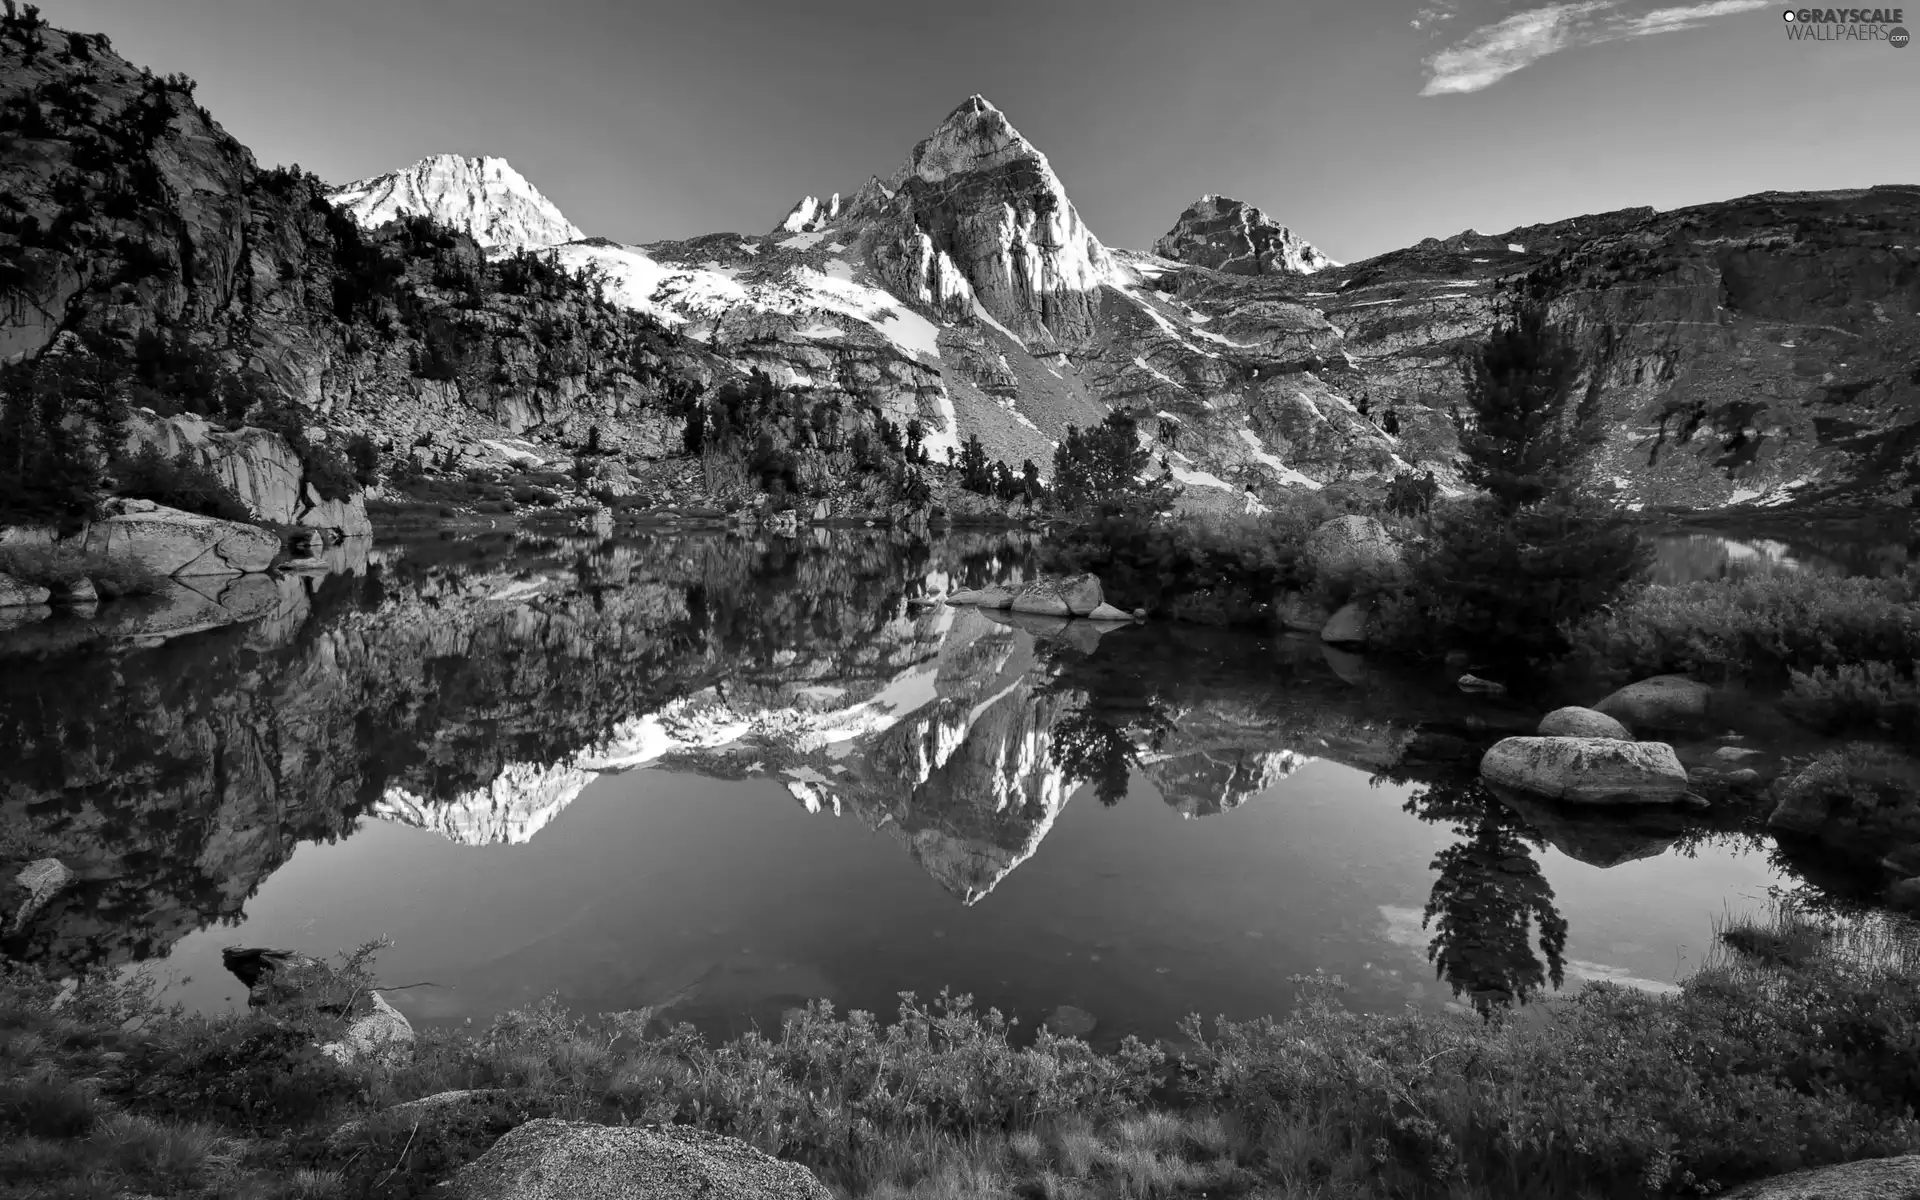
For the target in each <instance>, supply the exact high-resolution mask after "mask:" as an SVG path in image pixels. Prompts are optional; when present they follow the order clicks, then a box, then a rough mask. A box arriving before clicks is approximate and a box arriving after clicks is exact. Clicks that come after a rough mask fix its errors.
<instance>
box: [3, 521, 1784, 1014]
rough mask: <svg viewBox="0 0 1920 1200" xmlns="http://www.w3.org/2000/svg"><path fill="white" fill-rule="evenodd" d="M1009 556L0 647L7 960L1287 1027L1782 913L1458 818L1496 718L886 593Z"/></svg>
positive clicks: (508, 572) (1376, 676) (1565, 968)
mask: <svg viewBox="0 0 1920 1200" xmlns="http://www.w3.org/2000/svg"><path fill="white" fill-rule="evenodd" d="M1028 558H1029V553H1028V551H1027V550H1026V549H1025V548H1023V547H1021V546H1020V545H1018V544H1014V543H1010V542H1005V541H995V540H990V539H985V538H969V537H963V536H954V537H950V538H948V539H946V540H944V541H941V542H937V543H935V544H934V545H933V546H931V547H928V546H925V545H921V546H909V545H905V544H896V543H892V542H889V541H887V540H885V539H884V538H881V537H875V536H866V535H862V536H858V537H854V536H843V535H835V536H832V537H828V536H826V535H818V536H817V537H816V538H814V539H810V540H806V541H800V542H785V541H780V540H773V541H765V540H760V541H756V540H750V539H741V538H727V537H723V536H718V535H712V536H674V537H666V536H663V537H656V538H645V539H636V540H631V541H622V542H618V543H606V544H595V543H592V542H586V541H581V542H577V543H576V542H562V541H551V540H548V541H520V542H515V541H514V540H512V539H511V538H506V537H501V538H494V539H481V540H453V539H446V540H438V541H428V542H422V543H418V544H412V545H395V546H381V547H378V548H375V549H372V550H371V551H369V550H367V549H366V548H364V547H362V548H358V549H357V550H354V551H352V552H350V553H348V554H346V555H344V556H343V560H342V562H341V564H340V565H341V567H342V568H343V569H342V571H340V572H339V573H337V574H335V575H333V576H331V577H328V578H325V579H323V580H320V581H317V582H315V581H306V580H299V579H289V580H283V581H280V582H278V583H276V584H273V585H272V587H271V592H272V594H271V595H262V596H258V597H254V598H253V600H252V603H253V604H254V610H255V611H258V612H259V614H260V615H259V616H258V618H257V619H255V620H252V621H250V622H247V623H243V624H239V625H234V626H229V627H226V628H218V629H211V630H203V631H201V632H194V633H188V634H185V635H182V636H172V637H169V636H167V632H168V629H169V627H168V623H167V622H168V618H167V615H166V614H165V613H164V612H159V611H155V612H151V613H143V614H142V615H140V617H139V619H138V621H133V620H132V619H131V618H128V619H127V620H123V621H121V622H119V625H120V626H121V627H119V628H117V629H116V628H111V627H110V628H109V629H107V630H106V632H107V633H109V634H111V635H112V636H105V637H94V636H93V635H94V633H96V632H99V631H100V627H99V626H98V625H95V626H82V625H81V624H80V623H79V622H77V621H70V622H68V623H67V624H61V623H59V622H55V623H51V624H46V625H42V626H37V627H29V628H28V629H26V630H18V631H14V632H13V633H11V634H5V635H0V654H4V655H7V656H8V657H7V659H6V665H7V669H6V671H5V680H4V683H0V764H5V765H0V789H4V790H3V791H0V796H3V797H4V817H5V827H6V829H7V834H6V841H5V842H4V843H0V866H5V865H6V864H7V863H12V862H17V861H21V860H25V859H30V858H37V857H42V856H48V855H51V856H55V857H59V858H60V859H61V860H62V861H63V862H65V863H67V865H68V866H69V867H71V868H72V869H73V870H74V871H75V872H76V874H77V876H78V880H77V882H76V884H75V885H74V886H73V887H71V888H69V889H68V890H67V891H65V892H63V893H62V894H61V895H60V896H58V897H57V898H56V899H55V900H54V901H53V903H51V904H50V905H49V906H48V907H47V908H46V909H45V910H44V911H42V912H41V913H39V914H38V915H37V916H36V917H35V918H34V919H33V920H32V921H31V922H30V923H29V924H28V925H27V927H26V928H25V929H23V930H20V931H17V932H15V933H14V934H13V935H12V936H11V937H10V938H9V939H8V941H7V942H6V948H7V950H8V952H9V953H11V954H15V955H20V956H25V957H30V958H35V959H39V960H41V961H46V962H49V963H51V964H53V965H55V966H56V967H60V968H65V969H81V968H88V967H97V966H110V965H117V964H127V963H132V962H148V963H151V964H153V965H154V967H155V969H156V970H157V972H158V973H159V974H160V975H161V976H162V977H163V978H166V979H168V980H169V981H170V988H171V994H172V995H174V996H176V997H178V998H179V999H181V1000H184V1001H185V1002H187V1003H189V1004H191V1005H193V1006H196V1007H201V1008H207V1009H217V1008H221V1007H225V1006H230V1005H233V1004H235V1003H236V1002H238V1001H240V1000H241V999H243V996H242V992H241V989H240V988H239V987H238V985H237V983H236V982H235V981H233V980H232V979H231V978H230V977H228V976H227V975H226V974H225V973H224V972H223V970H222V969H221V967H220V963H219V952H220V949H221V947H223V946H227V945H234V944H244V945H264V946H274V947H282V948H289V949H298V950H306V951H310V952H314V953H321V954H327V953H331V952H333V951H335V950H339V949H341V948H344V947H349V946H352V945H354V944H356V943H359V942H361V941H364V940H366V939H368V938H372V937H375V936H381V935H384V936H387V937H390V938H392V939H393V943H394V944H393V945H392V947H391V948H390V949H388V950H387V951H386V952H385V953H384V954H383V955H382V957H381V959H380V967H381V973H382V975H383V978H384V979H385V980H387V981H388V982H390V983H394V984H412V983H419V984H423V985H427V986H418V987H411V988H408V989H406V990H402V991H398V992H395V993H393V996H392V998H393V1000H394V1002H395V1003H396V1005H397V1006H398V1007H399V1008H401V1009H402V1010H403V1011H404V1012H406V1013H407V1014H408V1015H409V1016H410V1017H411V1018H413V1019H414V1020H415V1021H416V1022H458V1021H463V1020H467V1019H473V1020H475V1021H485V1020H487V1019H488V1018H489V1017H491V1016H492V1015H493V1014H495V1013H497V1012H499V1011H501V1010H502V1009H504V1008H506V1007H508V1006H511V1005H515V1004H520V1003H524V1002H526V1001H529V1000H532V999H536V998H538V997H540V996H543V995H546V994H549V993H558V995H559V996H560V997H561V999H562V1000H564V1001H565V1002H566V1003H567V1004H569V1005H571V1006H574V1007H576V1008H580V1009H586V1010H604V1009H626V1008H636V1007H640V1006H643V1005H656V1006H662V1008H663V1012H664V1013H665V1015H666V1016H667V1017H668V1018H670V1019H674V1020H690V1021H693V1022H695V1023H696V1024H698V1025H700V1026H701V1027H703V1028H705V1029H707V1030H709V1031H711V1032H726V1031H736V1030H739V1029H743V1028H746V1027H748V1026H750V1025H752V1024H758V1025H760V1026H761V1027H762V1028H771V1027H773V1026H775V1025H777V1023H778V1021H779V1019H780V1014H781V1013H782V1012H783V1011H784V1010H785V1009H787V1008H789V1007H791V1006H793V1005H795V1004H798V1003H801V1002H803V1001H804V1000H806V999H808V998H813V997H826V998H830V999H832V1000H833V1001H834V1002H835V1003H836V1004H837V1005H840V1006H841V1007H859V1008H868V1009H878V1010H881V1011H883V1012H890V1011H891V1009H892V1007H893V1005H894V1004H895V1002H896V1001H895V995H896V993H898V992H901V991H909V990H910V991H915V992H919V993H921V994H922V995H926V994H929V993H932V992H935V991H938V990H939V989H940V988H941V987H951V988H953V989H954V990H955V991H963V992H970V993H972V994H973V995H974V996H975V997H976V998H977V999H978V1000H980V1001H981V1002H983V1003H991V1004H994V1005H997V1006H999V1007H1001V1008H1002V1009H1004V1010H1011V1011H1013V1012H1015V1013H1016V1014H1018V1015H1019V1016H1021V1017H1023V1018H1025V1019H1027V1020H1029V1021H1034V1020H1038V1019H1039V1018H1040V1017H1042V1016H1044V1015H1045V1014H1046V1013H1047V1012H1049V1011H1050V1010H1052V1009H1053V1008H1054V1007H1056V1006H1058V1005H1062V1004H1071V1005H1075V1006H1078V1007H1081V1008H1084V1009H1087V1010H1088V1011H1090V1012H1092V1013H1093V1014H1094V1015H1095V1016H1096V1017H1097V1018H1098V1019H1099V1022H1100V1024H1099V1026H1098V1029H1097V1031H1096V1033H1095V1035H1094V1036H1095V1040H1096V1041H1105V1040H1109V1039H1114V1038H1117V1037H1119V1036H1121V1035H1122V1034H1125V1033H1140V1034H1142V1035H1145V1036H1148V1037H1161V1036H1168V1035H1171V1034H1173V1033H1174V1022H1175V1021H1176V1020H1177V1019H1178V1018H1179V1017H1180V1016H1181V1015H1183V1014H1185V1013H1188V1012H1194V1011H1198V1012H1202V1013H1205V1014H1208V1015H1212V1014H1216V1013H1220V1014H1225V1015H1228V1016H1233V1017H1249V1016H1255V1015H1260V1014H1265V1013H1270V1012H1277V1011H1281V1010H1284V1009H1285V1008H1286V1007H1287V1005H1288V1003H1289V1002H1290V997H1291V993H1292V988H1291V987H1290V985H1289V983H1288V978H1289V976H1292V975H1296V974H1300V973H1303V972H1310V971H1314V970H1326V971H1329V972H1333V973H1337V974H1339V975H1341V976H1342V977H1344V978H1345V979H1346V980H1347V981H1348V982H1349V983H1350V984H1352V986H1353V989H1354V992H1353V1000H1354V1002H1355V1003H1357V1004H1361V1005H1364V1006H1367V1007H1373V1008H1390V1007H1395V1006H1399V1005H1402V1004H1406V1003H1414V1004H1419V1005H1424V1006H1440V1005H1446V1004H1474V1003H1479V1004H1483V1005H1487V1004H1505V1003H1515V1002H1524V1001H1525V1000H1528V999H1531V998H1534V997H1537V996H1539V995H1542V994H1547V993H1550V992H1551V991H1553V990H1554V989H1555V987H1556V986H1565V987H1573V986H1577V985H1578V984H1579V983H1581V982H1583V981H1585V980H1588V979H1601V978H1605V979H1616V980H1621V981H1624V982H1627V983H1629V984H1631V985H1633V986H1638V987H1644V988H1649V989H1655V990H1661V989H1667V988H1671V987H1672V986H1673V983H1674V981H1675V980H1676V979H1678V978H1680V977H1682V976H1684V975H1685V974H1686V973H1687V972H1689V971H1690V970H1691V969H1692V968H1693V967H1694V966H1696V965H1697V964H1698V963H1699V962H1700V960H1701V958H1702V956H1703V955H1704V954H1705V953H1706V952H1707V949H1708V946H1709V943H1710V941H1711V937H1712V930H1713V926H1714V923H1715V922H1716V921H1717V920H1722V919H1724V918H1725V917H1726V916H1728V915H1729V914H1733V913H1739V912H1743V911H1747V910H1750V909H1753V908H1756V907H1758V906H1760V905H1761V904H1763V903H1764V902H1765V900H1766V897H1767V891H1768V889H1769V887H1771V886H1775V885H1790V884H1791V883H1792V882H1793V879H1792V877H1791V875H1790V874H1788V873H1787V871H1786V868H1785V867H1783V866H1781V865H1778V862H1779V858H1778V855H1777V854H1776V853H1775V852H1774V851H1773V849H1772V847H1771V844H1770V843H1769V842H1767V841H1765V840H1764V839H1762V838H1760V837H1758V836H1757V835H1754V834H1751V833H1747V832H1742V831H1740V830H1739V829H1736V828H1715V827H1713V825H1712V823H1711V822H1702V821H1700V820H1697V819H1694V818H1680V817H1677V816H1669V817H1665V818H1653V819H1647V820H1642V821H1640V822H1637V823H1633V824H1629V825H1621V824H1618V823H1596V822H1593V821H1584V822H1583V821H1578V820H1575V819H1572V818H1570V817H1569V816H1567V815H1566V814H1560V813H1555V812H1550V811H1544V810H1528V811H1525V812H1520V811H1515V810H1513V809H1511V808H1509V807H1507V806H1506V805H1503V804H1501V803H1500V802H1499V801H1497V800H1495V799H1493V798H1492V797H1490V796H1487V795H1485V794H1484V793H1483V792H1481V791H1480V790H1479V789H1478V788H1477V786H1476V785H1475V784H1474V783H1473V772H1472V765H1473V763H1474V762H1475V761H1477V756H1478V753H1479V750H1480V749H1481V748H1482V747H1483V746H1484V745H1486V744H1488V743H1489V742H1491V741H1492V740H1494V739H1496V738H1498V737H1500V736H1503V735H1504V734H1505V733H1508V732H1517V731H1522V730H1525V729H1529V728H1530V727H1531V725H1532V724H1533V722H1534V721H1535V720H1536V719H1537V714H1536V713H1532V712H1527V711H1523V710H1520V709H1518V708H1508V707H1504V706H1503V705H1502V703H1501V702H1498V701H1489V700H1484V699H1480V698H1474V697H1464V696H1462V695H1460V694H1459V693H1458V692H1456V691H1453V690H1451V689H1450V688H1448V687H1446V686H1445V685H1444V681H1442V680H1429V679H1424V678H1415V677H1406V676H1396V675H1390V674H1386V673H1383V672H1382V671H1381V670H1379V669H1378V668H1376V667H1373V666H1370V665H1369V664H1367V663H1366V662H1364V661H1363V660H1361V659H1358V658H1356V657H1354V656H1351V655H1344V654H1339V653H1335V652H1330V651H1326V650H1324V649H1323V648H1322V647H1320V646H1319V645H1318V644H1317V642H1314V641H1310V640H1307V639H1300V638H1267V637H1255V636H1249V635H1243V634H1232V633H1225V632H1220V631H1211V630H1201V629H1194V628H1188V627H1178V626H1172V625H1148V626H1130V627H1125V628H1121V629H1118V630H1114V631H1112V632H1107V633H1104V634H1099V633H1096V632H1094V631H1093V630H1092V629H1091V628H1090V627H1088V626H1086V625H1085V624H1084V623H1079V624H1074V625H1067V624H1065V623H1048V622H1044V621H1026V620H1022V621H1021V622H1020V623H1017V624H1010V623H1007V622H1006V621H1005V620H1004V619H994V618H991V617H988V616H987V615H985V614H981V613H978V612H974V611H971V610H966V609H960V610H954V609H946V608H942V607H939V606H929V605H925V604H920V603H916V602H915V601H916V599H917V598H918V597H920V596H922V595H924V594H926V593H927V592H929V591H936V592H937V591H939V590H942V589H944V588H945V587H946V586H948V585H949V584H954V583H967V584H975V583H981V582H985V581H987V580H990V579H1011V578H1017V577H1018V576H1019V575H1020V574H1021V573H1022V572H1023V571H1024V570H1025V569H1026V565H1027V562H1028ZM111 624H112V623H109V625H110V626H111ZM175 624H176V625H178V622H177V621H176V622H175ZM89 638H92V640H88V639H89ZM8 869H9V870H11V869H12V868H11V867H9V868H8Z"/></svg>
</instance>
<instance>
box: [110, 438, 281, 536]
mask: <svg viewBox="0 0 1920 1200" xmlns="http://www.w3.org/2000/svg"><path fill="white" fill-rule="evenodd" d="M112 475H113V478H114V480H115V487H114V491H116V492H118V493H119V494H120V495H122V496H126V497H129V498H131V499H135V500H151V501H153V502H154V503H155V504H164V505H166V506H167V507H169V508H177V509H180V510H182V511H184V512H190V513H200V514H202V515H203V516H209V517H218V518H220V519H221V520H223V521H243V522H252V521H254V520H255V517H254V515H253V512H252V510H251V509H249V508H248V507H247V506H246V505H245V504H242V503H241V502H240V498H239V497H237V496H235V495H234V494H233V492H232V491H230V490H229V489H228V488H227V485H226V482H225V481H224V480H222V479H221V478H220V477H219V476H218V475H215V474H214V473H213V472H212V471H210V470H208V469H207V468H206V467H205V466H202V465H201V463H200V460H198V459H197V458H195V457H193V455H192V454H190V453H188V452H186V451H182V452H181V453H180V454H178V455H175V456H174V457H172V458H168V457H167V456H166V455H164V454H162V453H160V448H159V447H158V446H155V445H153V444H151V443H148V444H147V445H144V446H142V447H140V450H139V452H138V453H136V454H134V455H133V456H132V457H131V458H121V459H119V460H117V461H116V462H115V463H114V464H113V467H112Z"/></svg>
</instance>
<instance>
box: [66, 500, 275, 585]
mask: <svg viewBox="0 0 1920 1200" xmlns="http://www.w3.org/2000/svg"><path fill="white" fill-rule="evenodd" d="M79 540H80V549H81V550H82V551H83V552H85V553H87V554H98V555H101V556H102V557H104V558H106V559H107V560H109V561H111V562H125V563H132V564H135V565H137V566H140V567H143V568H145V569H146V570H149V571H151V572H153V573H154V574H156V575H244V574H251V573H254V572H258V571H264V570H266V569H267V568H268V567H269V566H271V565H273V560H274V558H275V556H277V555H278V554H279V553H280V537H279V535H278V534H276V533H274V532H273V531H272V530H269V529H262V528H260V527H259V526H258V525H242V524H239V523H238V522H235V521H222V520H220V519H219V518H218V517H207V516H202V515H200V514H199V513H190V512H182V511H181V510H179V509H177V508H168V507H166V506H165V505H163V504H152V503H150V502H146V501H137V500H129V501H124V502H123V503H122V507H121V511H120V512H119V513H118V514H116V515H114V516H110V517H102V518H101V519H100V520H98V521H94V522H93V523H92V524H90V525H88V526H87V530H86V532H85V533H84V534H82V535H81V537H80V539H79Z"/></svg>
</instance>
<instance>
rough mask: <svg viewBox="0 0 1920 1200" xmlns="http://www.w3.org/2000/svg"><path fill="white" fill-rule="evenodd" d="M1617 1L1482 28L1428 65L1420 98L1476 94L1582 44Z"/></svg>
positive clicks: (1587, 1) (1585, 1)
mask: <svg viewBox="0 0 1920 1200" xmlns="http://www.w3.org/2000/svg"><path fill="white" fill-rule="evenodd" d="M1614 2H1615V0H1579V2H1578V3H1572V4H1549V5H1547V6H1546V7H1545V8H1532V9H1527V10H1526V11H1524V12H1517V13H1514V14H1513V15H1512V16H1509V17H1507V18H1505V19H1504V20H1499V21H1495V22H1494V23H1493V24H1491V25H1482V26H1481V27H1480V28H1478V29H1476V30H1474V31H1473V32H1472V33H1469V34H1468V35H1467V36H1466V37H1464V38H1462V39H1461V40H1460V41H1458V42H1455V43H1454V44H1453V45H1451V46H1448V47H1447V48H1446V49H1444V50H1441V51H1439V52H1438V53H1436V54H1434V55H1433V56H1432V57H1431V58H1429V59H1427V86H1426V87H1424V88H1422V89H1421V91H1420V94H1421V95H1422V96H1444V95H1446V94H1447V93H1449V92H1477V91H1479V90H1480V89H1481V88H1484V87H1491V86H1493V85H1494V84H1495V83H1498V82H1499V81H1500V80H1502V79H1505V78H1506V77H1507V76H1509V75H1511V74H1513V73H1514V72H1515V71H1522V70H1525V69H1526V68H1528V67H1530V66H1532V65H1533V64H1534V63H1536V62H1539V61H1540V60H1541V59H1543V58H1545V57H1546V56H1547V55H1549V54H1556V53H1558V52H1560V51H1562V50H1565V49H1566V48H1567V47H1569V46H1576V45H1579V44H1581V42H1582V40H1583V39H1582V38H1581V36H1580V35H1581V32H1582V30H1583V29H1584V28H1585V27H1587V26H1588V25H1589V24H1590V23H1591V22H1592V21H1593V20H1594V18H1595V17H1596V16H1597V15H1598V14H1600V13H1603V12H1605V11H1606V10H1608V9H1610V8H1612V7H1613V6H1614Z"/></svg>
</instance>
